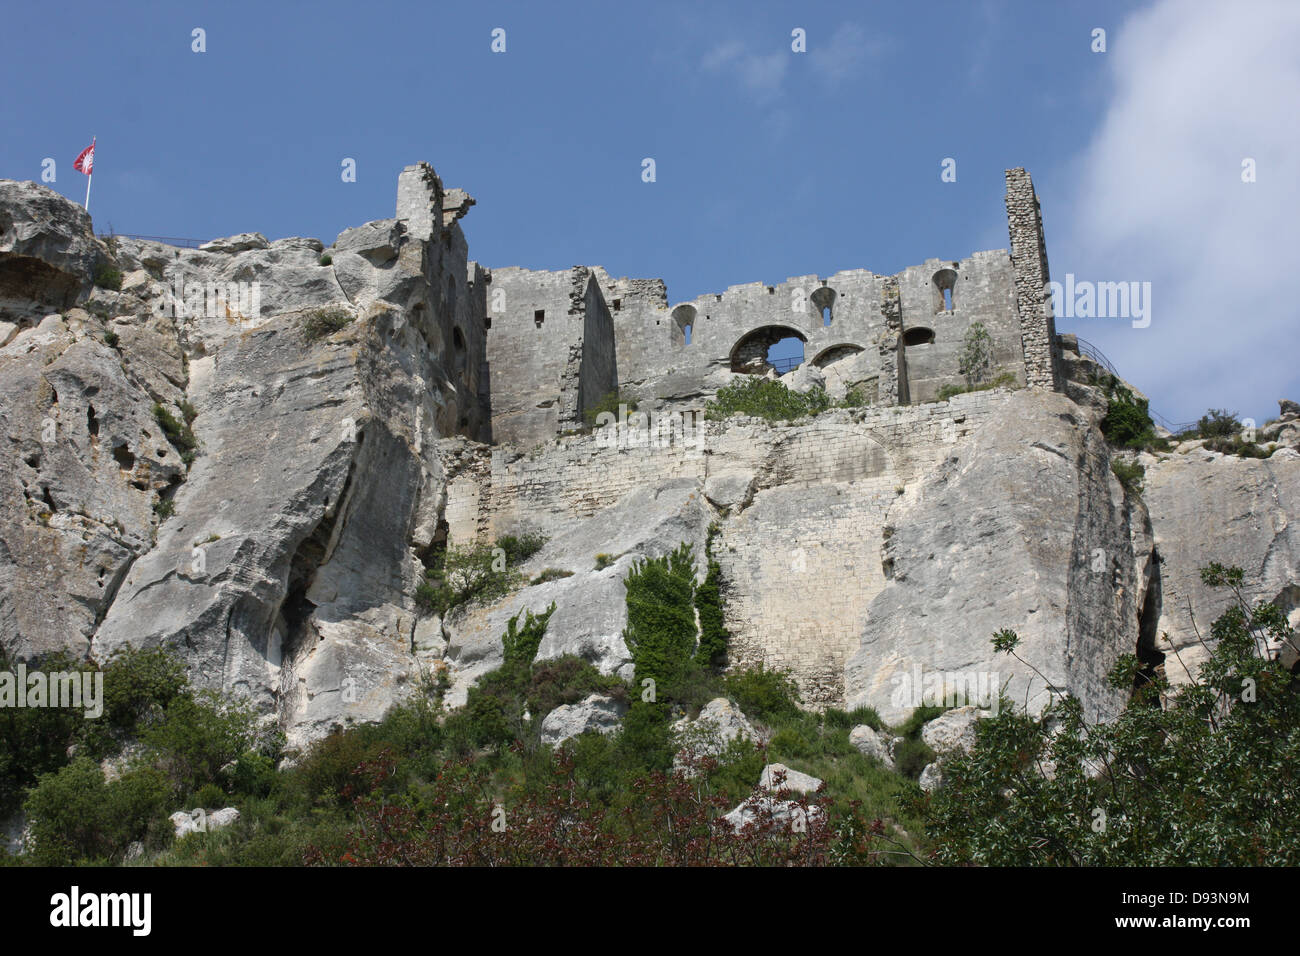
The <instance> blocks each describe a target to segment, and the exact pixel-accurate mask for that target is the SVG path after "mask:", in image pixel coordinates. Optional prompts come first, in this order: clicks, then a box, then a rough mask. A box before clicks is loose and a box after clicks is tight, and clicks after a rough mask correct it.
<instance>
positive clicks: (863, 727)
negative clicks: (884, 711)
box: [849, 724, 894, 770]
mask: <svg viewBox="0 0 1300 956" xmlns="http://www.w3.org/2000/svg"><path fill="white" fill-rule="evenodd" d="M849 743H850V744H852V745H853V747H854V748H855V749H856V750H857V751H858V753H860V754H862V756H864V757H871V758H873V759H875V760H879V761H880V762H881V763H883V764H884V765H885V766H886V767H888V768H889V769H891V770H892V769H893V768H894V755H893V748H892V747H891V746H890V741H889V740H888V738H887V737H886V736H885V735H884V734H882V733H879V732H878V731H876V730H874V729H873V728H871V727H869V726H868V725H867V724H859V725H858V726H857V727H854V728H853V729H852V730H850V731H849Z"/></svg>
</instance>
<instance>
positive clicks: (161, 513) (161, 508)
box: [153, 498, 176, 521]
mask: <svg viewBox="0 0 1300 956" xmlns="http://www.w3.org/2000/svg"><path fill="white" fill-rule="evenodd" d="M153 513H154V514H156V515H157V516H158V520H159V521H166V520H167V519H168V518H170V517H171V516H172V515H174V514H175V513H176V505H175V504H174V503H173V502H172V500H171V499H170V498H159V499H158V500H157V501H155V502H154V503H153Z"/></svg>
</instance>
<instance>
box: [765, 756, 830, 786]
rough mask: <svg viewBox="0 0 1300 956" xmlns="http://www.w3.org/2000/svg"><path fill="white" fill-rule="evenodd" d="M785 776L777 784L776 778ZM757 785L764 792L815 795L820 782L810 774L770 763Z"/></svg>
mask: <svg viewBox="0 0 1300 956" xmlns="http://www.w3.org/2000/svg"><path fill="white" fill-rule="evenodd" d="M781 774H785V776H784V778H782V782H781V783H777V777H779V776H780V775H781ZM758 785H759V786H760V787H762V788H763V789H764V790H770V791H772V792H774V793H779V792H780V791H782V790H792V791H795V792H796V793H816V792H817V789H818V788H819V787H821V785H822V780H821V778H819V777H814V776H812V774H807V773H800V772H799V771H798V770H791V769H790V768H789V767H787V766H786V765H785V764H783V763H770V764H768V765H767V766H766V767H764V768H763V773H762V774H761V775H760V776H759V778H758Z"/></svg>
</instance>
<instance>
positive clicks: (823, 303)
mask: <svg viewBox="0 0 1300 956" xmlns="http://www.w3.org/2000/svg"><path fill="white" fill-rule="evenodd" d="M810 298H811V299H812V304H813V308H815V309H816V310H817V311H818V312H820V313H821V315H822V328H826V327H827V326H829V325H830V324H831V320H832V319H833V318H834V313H835V290H834V289H832V288H830V287H829V286H822V287H821V288H820V289H817V290H816V291H814V292H813V294H812V296H810Z"/></svg>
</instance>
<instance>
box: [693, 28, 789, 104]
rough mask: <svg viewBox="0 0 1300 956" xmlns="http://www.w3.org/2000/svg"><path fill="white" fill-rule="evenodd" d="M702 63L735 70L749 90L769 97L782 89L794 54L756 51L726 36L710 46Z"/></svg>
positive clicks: (716, 70) (710, 67)
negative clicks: (725, 38) (724, 39)
mask: <svg viewBox="0 0 1300 956" xmlns="http://www.w3.org/2000/svg"><path fill="white" fill-rule="evenodd" d="M700 65H701V66H702V67H703V68H704V69H705V70H706V71H708V72H710V73H731V74H733V75H734V76H735V77H736V78H737V79H738V80H739V81H740V84H741V85H742V86H743V87H744V88H745V89H746V90H748V91H749V92H751V93H753V94H755V95H756V96H757V97H758V98H759V99H760V100H769V99H772V98H775V97H777V96H779V95H780V93H781V86H782V84H783V83H784V82H785V75H786V70H787V69H789V66H790V55H789V53H788V52H785V53H783V52H780V51H778V52H776V53H755V52H753V51H752V50H750V49H749V48H748V47H747V46H746V45H745V44H744V43H742V42H741V41H739V40H726V41H724V42H722V43H719V44H718V45H717V46H715V47H714V48H713V49H711V50H709V52H708V53H706V54H705V55H704V59H703V60H702V61H701V63H700Z"/></svg>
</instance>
